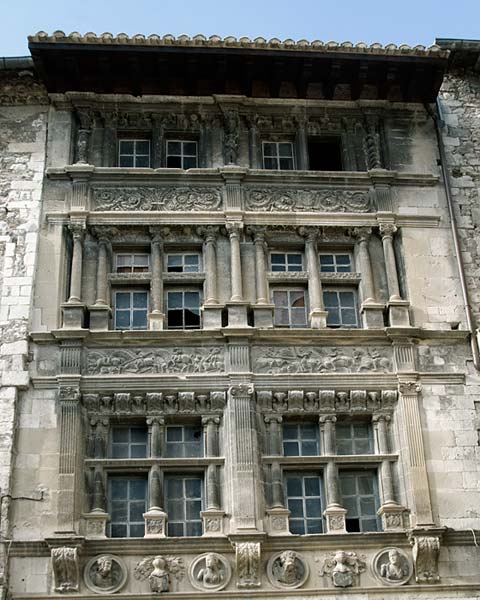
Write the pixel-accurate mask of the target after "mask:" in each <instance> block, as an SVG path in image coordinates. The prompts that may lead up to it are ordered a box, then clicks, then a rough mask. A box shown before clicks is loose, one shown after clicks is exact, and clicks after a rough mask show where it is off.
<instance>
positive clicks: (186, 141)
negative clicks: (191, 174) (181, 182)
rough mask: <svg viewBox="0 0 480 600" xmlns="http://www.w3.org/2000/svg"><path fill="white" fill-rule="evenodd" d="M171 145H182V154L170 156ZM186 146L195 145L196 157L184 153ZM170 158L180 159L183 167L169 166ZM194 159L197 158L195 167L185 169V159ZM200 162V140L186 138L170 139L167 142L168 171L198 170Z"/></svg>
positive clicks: (166, 165) (166, 160) (166, 161)
mask: <svg viewBox="0 0 480 600" xmlns="http://www.w3.org/2000/svg"><path fill="white" fill-rule="evenodd" d="M169 144H180V154H170V153H169V151H168V146H169ZM185 144H195V155H193V154H185V153H184V150H183V149H184V145H185ZM170 157H175V158H180V163H181V166H180V167H171V166H169V164H168V159H169V158H170ZM194 157H195V166H194V167H185V165H184V162H185V159H187V158H194ZM199 161H200V156H199V143H198V140H193V139H186V138H173V137H172V138H170V137H168V138H167V139H166V140H165V167H166V168H167V169H182V170H184V171H187V170H188V169H198V166H199Z"/></svg>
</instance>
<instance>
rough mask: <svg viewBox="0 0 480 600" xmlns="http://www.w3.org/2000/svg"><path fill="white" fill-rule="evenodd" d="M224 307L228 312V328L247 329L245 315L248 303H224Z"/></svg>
mask: <svg viewBox="0 0 480 600" xmlns="http://www.w3.org/2000/svg"><path fill="white" fill-rule="evenodd" d="M225 306H226V307H227V311H228V325H227V327H228V328H232V329H237V328H242V327H249V325H248V317H247V314H248V307H249V306H250V302H226V304H225Z"/></svg>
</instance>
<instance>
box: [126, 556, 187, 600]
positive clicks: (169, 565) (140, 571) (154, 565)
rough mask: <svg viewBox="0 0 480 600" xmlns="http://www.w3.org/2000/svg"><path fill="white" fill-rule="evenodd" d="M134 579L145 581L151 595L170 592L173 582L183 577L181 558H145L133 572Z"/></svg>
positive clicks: (183, 566) (183, 568) (183, 567)
mask: <svg viewBox="0 0 480 600" xmlns="http://www.w3.org/2000/svg"><path fill="white" fill-rule="evenodd" d="M133 574H134V577H135V579H138V580H140V581H145V580H147V581H148V583H149V585H150V591H151V592H152V593H153V594H161V593H162V592H169V591H173V590H172V585H173V583H174V581H180V580H181V579H182V578H183V576H184V575H185V564H184V562H183V558H181V557H178V556H147V557H146V558H144V559H143V560H141V561H140V562H139V563H138V564H137V566H136V567H135V569H134V571H133Z"/></svg>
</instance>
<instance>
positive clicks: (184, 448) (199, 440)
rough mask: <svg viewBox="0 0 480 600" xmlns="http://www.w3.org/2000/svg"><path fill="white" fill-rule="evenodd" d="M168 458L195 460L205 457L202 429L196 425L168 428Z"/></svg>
mask: <svg viewBox="0 0 480 600" xmlns="http://www.w3.org/2000/svg"><path fill="white" fill-rule="evenodd" d="M166 456H167V458H195V457H199V456H203V436H202V428H201V427H197V426H195V425H175V426H169V427H167V438H166Z"/></svg>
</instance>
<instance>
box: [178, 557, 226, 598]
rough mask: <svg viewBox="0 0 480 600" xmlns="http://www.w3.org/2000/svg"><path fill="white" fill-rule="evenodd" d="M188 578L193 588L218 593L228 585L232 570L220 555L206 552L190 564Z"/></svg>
mask: <svg viewBox="0 0 480 600" xmlns="http://www.w3.org/2000/svg"><path fill="white" fill-rule="evenodd" d="M188 577H189V579H190V583H191V584H192V585H193V587H195V588H197V589H198V590H202V591H205V590H207V591H211V592H218V591H219V590H223V588H224V587H226V586H227V585H228V583H229V581H230V579H231V577H232V568H231V567H230V563H229V562H228V560H227V559H226V558H225V557H224V556H222V555H221V554H217V553H216V552H206V553H205V554H200V556H197V558H196V559H195V560H194V561H193V562H192V564H191V565H190V568H189V571H188Z"/></svg>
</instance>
